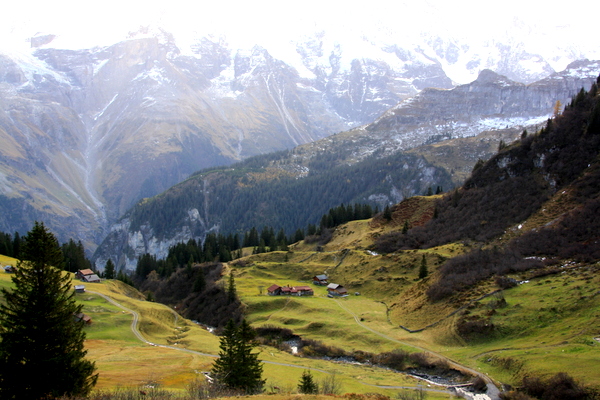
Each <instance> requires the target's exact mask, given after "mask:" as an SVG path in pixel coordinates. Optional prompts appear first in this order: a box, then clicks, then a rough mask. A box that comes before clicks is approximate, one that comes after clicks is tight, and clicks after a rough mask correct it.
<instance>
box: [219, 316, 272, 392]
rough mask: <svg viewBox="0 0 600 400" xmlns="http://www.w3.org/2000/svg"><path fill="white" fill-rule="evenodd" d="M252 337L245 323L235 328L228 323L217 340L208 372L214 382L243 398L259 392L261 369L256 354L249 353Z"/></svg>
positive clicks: (262, 381)
mask: <svg viewBox="0 0 600 400" xmlns="http://www.w3.org/2000/svg"><path fill="white" fill-rule="evenodd" d="M254 337H255V332H254V330H253V329H252V327H250V325H249V324H248V323H247V322H246V320H242V323H241V324H240V326H239V327H237V326H236V325H235V323H234V322H233V320H229V322H228V323H227V325H226V326H225V329H224V330H223V335H222V336H221V339H220V345H219V347H220V349H221V351H220V352H219V358H218V359H217V360H216V361H215V363H214V364H213V368H212V370H211V375H212V376H213V377H214V378H215V380H216V382H218V383H219V384H221V385H223V386H225V387H227V388H229V389H233V390H237V391H241V392H244V393H246V394H255V393H260V392H262V389H263V386H264V384H265V381H264V380H263V379H262V370H263V366H262V364H261V361H260V360H259V359H258V353H252V349H253V348H254V343H253V340H254Z"/></svg>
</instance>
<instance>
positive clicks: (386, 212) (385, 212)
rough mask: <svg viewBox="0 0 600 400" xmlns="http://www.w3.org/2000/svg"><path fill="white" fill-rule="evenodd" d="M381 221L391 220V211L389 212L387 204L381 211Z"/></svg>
mask: <svg viewBox="0 0 600 400" xmlns="http://www.w3.org/2000/svg"><path fill="white" fill-rule="evenodd" d="M383 219H385V220H386V221H391V220H392V210H391V208H390V206H389V205H387V204H386V206H385V208H384V209H383Z"/></svg>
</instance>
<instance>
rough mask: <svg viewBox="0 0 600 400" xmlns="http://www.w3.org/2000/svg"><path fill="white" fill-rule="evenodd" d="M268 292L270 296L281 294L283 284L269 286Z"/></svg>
mask: <svg viewBox="0 0 600 400" xmlns="http://www.w3.org/2000/svg"><path fill="white" fill-rule="evenodd" d="M267 294H268V295H269V296H279V295H280V294H281V286H279V285H271V286H269V287H268V288H267Z"/></svg>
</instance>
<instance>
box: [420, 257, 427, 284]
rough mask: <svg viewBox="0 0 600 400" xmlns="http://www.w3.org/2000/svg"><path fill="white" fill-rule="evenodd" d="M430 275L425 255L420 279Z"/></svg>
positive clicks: (422, 260)
mask: <svg viewBox="0 0 600 400" xmlns="http://www.w3.org/2000/svg"><path fill="white" fill-rule="evenodd" d="M427 275H429V272H428V271H427V259H426V258H425V254H423V258H422V259H421V266H420V267H419V279H423V278H425V277H427Z"/></svg>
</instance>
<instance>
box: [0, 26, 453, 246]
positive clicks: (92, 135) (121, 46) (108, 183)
mask: <svg viewBox="0 0 600 400" xmlns="http://www.w3.org/2000/svg"><path fill="white" fill-rule="evenodd" d="M51 36H52V35H50V36H48V37H44V38H40V39H39V40H37V42H36V43H35V46H36V47H34V48H33V50H31V51H29V52H27V53H19V54H17V53H14V52H13V53H10V55H9V56H2V59H1V62H0V76H1V77H2V81H1V82H0V83H1V84H0V90H1V91H2V93H3V103H2V118H0V121H1V125H0V127H2V132H0V134H2V141H3V143H11V145H10V146H7V148H6V149H3V150H2V151H3V153H2V165H1V169H0V171H1V172H2V174H3V178H2V179H0V182H2V183H3V185H2V192H0V195H2V196H3V203H4V204H6V207H5V209H4V211H5V214H6V213H9V212H10V213H13V214H14V213H15V210H19V209H23V210H25V211H24V212H19V213H18V214H19V215H12V216H11V217H10V218H6V217H5V219H4V220H3V221H0V224H1V225H2V228H3V229H4V230H5V231H14V230H18V231H21V232H25V231H27V228H28V226H29V225H30V224H31V223H32V221H33V220H36V219H42V220H44V219H45V220H49V221H55V222H52V225H53V226H52V228H53V229H55V230H56V231H57V234H58V235H59V236H60V237H61V239H62V240H67V239H68V238H67V235H72V232H75V235H76V236H77V238H79V239H82V240H83V242H84V243H85V244H86V247H87V248H90V249H94V248H95V247H96V245H97V244H98V243H99V242H100V241H101V240H102V239H103V238H104V237H105V236H106V234H107V233H108V232H109V230H110V224H111V223H113V222H114V221H115V220H116V219H117V218H118V217H119V216H120V215H122V214H123V213H124V212H125V211H126V210H127V209H129V207H131V206H132V205H133V204H135V202H136V201H138V200H139V199H140V198H144V197H151V196H153V195H155V194H157V193H160V192H161V191H163V190H166V189H167V188H169V187H170V186H172V185H174V184H176V183H177V182H180V181H182V180H183V179H185V178H186V177H188V176H189V175H190V174H192V173H193V172H195V171H197V170H200V169H203V168H206V167H211V166H213V165H227V164H230V163H232V162H234V161H239V160H241V159H244V158H246V157H249V156H252V155H255V154H260V153H263V152H268V151H276V150H281V149H286V148H292V147H294V146H297V145H299V144H302V143H307V142H312V141H314V140H317V139H320V138H322V137H325V136H327V135H330V134H332V133H335V132H341V131H345V130H346V129H347V128H348V127H349V126H353V125H356V124H364V123H367V122H371V121H372V120H373V119H374V118H376V117H378V116H380V115H381V113H383V112H384V111H385V110H387V109H388V108H389V107H390V106H393V105H394V104H396V103H397V102H398V101H401V100H403V99H405V98H407V97H409V96H413V95H415V94H416V93H418V92H419V91H420V90H421V89H422V88H424V87H427V86H430V85H435V86H441V87H447V88H450V87H452V85H453V84H452V82H451V81H450V80H449V79H448V78H447V76H446V75H445V74H444V72H443V69H441V67H440V64H439V62H437V61H435V60H434V59H432V58H431V57H430V56H425V55H423V54H421V55H418V56H417V55H416V53H414V52H413V50H406V51H404V50H402V49H400V47H394V48H390V47H386V48H379V47H377V46H375V45H374V44H371V46H374V47H373V48H374V49H376V48H379V50H377V53H376V54H383V55H384V59H370V58H368V57H362V58H356V59H349V58H347V57H346V56H345V53H344V49H343V48H341V47H339V46H338V47H337V48H336V47H335V46H333V47H332V43H329V42H327V40H328V39H327V38H326V37H324V36H321V37H320V36H319V35H316V36H315V37H314V38H313V39H311V40H312V41H311V40H309V41H308V42H307V43H304V44H300V43H299V42H298V43H297V46H298V48H297V49H295V50H294V51H296V50H297V51H296V54H298V55H301V53H302V54H304V55H305V56H306V57H305V58H304V59H301V58H300V59H301V62H303V63H305V64H306V65H305V66H304V68H305V69H306V70H308V71H312V72H311V73H310V74H308V73H307V74H305V73H303V72H300V71H299V70H300V69H301V67H300V66H299V64H298V63H297V62H296V63H293V65H288V64H286V63H285V62H283V61H282V60H280V59H277V58H275V57H273V56H272V55H271V54H270V53H269V50H268V49H267V48H263V47H259V46H254V47H252V48H249V49H246V50H244V51H237V50H233V48H230V47H228V45H227V43H226V41H224V40H221V39H218V38H212V39H211V38H204V39H202V40H199V41H197V42H195V43H194V46H192V47H193V48H192V47H190V49H183V48H182V49H180V48H178V47H177V42H176V39H175V38H174V37H173V35H171V34H169V33H168V32H165V31H163V32H161V34H160V35H158V36H156V35H152V34H151V32H150V33H146V34H144V33H143V32H142V33H141V34H140V35H139V36H136V35H133V36H132V37H131V38H130V40H127V41H124V42H121V43H117V44H114V45H111V46H107V47H97V48H92V49H78V50H69V49H56V48H53V47H52V45H53V43H54V41H55V40H58V39H56V38H54V39H53V38H52V37H51ZM42 39H43V40H42ZM32 43H33V42H32ZM332 49H333V50H332ZM329 51H331V53H328V52H329ZM373 54H375V53H373ZM428 57H429V58H428ZM386 60H387V61H386ZM390 60H392V61H393V62H392V61H390ZM394 63H396V64H397V66H396V67H398V68H400V69H398V70H395V69H394V68H395V66H394V65H395V64H394ZM392 64H394V65H392ZM311 74H312V75H311ZM33 147H35V148H33ZM8 177H14V178H10V179H9V178H8ZM67 215H69V218H66V216H67ZM61 221H62V222H61Z"/></svg>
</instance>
